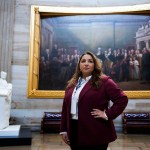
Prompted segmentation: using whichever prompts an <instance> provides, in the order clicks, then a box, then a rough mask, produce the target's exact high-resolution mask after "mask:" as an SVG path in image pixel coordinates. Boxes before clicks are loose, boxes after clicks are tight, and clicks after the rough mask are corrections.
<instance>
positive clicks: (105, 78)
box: [101, 74, 110, 81]
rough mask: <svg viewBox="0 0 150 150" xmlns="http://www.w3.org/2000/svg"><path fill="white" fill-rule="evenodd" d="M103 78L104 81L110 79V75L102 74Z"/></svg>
mask: <svg viewBox="0 0 150 150" xmlns="http://www.w3.org/2000/svg"><path fill="white" fill-rule="evenodd" d="M101 79H102V81H107V80H108V79H110V77H109V76H107V75H105V74H104V75H102V77H101Z"/></svg>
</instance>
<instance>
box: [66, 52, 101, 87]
mask: <svg viewBox="0 0 150 150" xmlns="http://www.w3.org/2000/svg"><path fill="white" fill-rule="evenodd" d="M84 55H90V56H91V57H92V59H93V62H94V70H93V72H92V79H91V85H92V87H94V88H96V89H97V88H98V87H99V86H100V83H101V77H102V74H103V73H102V69H101V63H100V60H99V59H98V58H97V57H96V56H95V55H94V54H93V53H91V52H89V51H88V52H85V53H84V54H82V55H81V57H80V59H79V62H78V64H77V66H76V71H75V73H74V75H73V76H72V78H71V79H70V80H69V81H68V84H67V87H66V88H67V89H68V88H70V87H72V86H74V85H75V84H76V83H77V82H78V79H79V77H82V72H81V71H80V61H81V59H82V57H83V56H84Z"/></svg>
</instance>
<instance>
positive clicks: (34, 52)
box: [27, 4, 150, 99]
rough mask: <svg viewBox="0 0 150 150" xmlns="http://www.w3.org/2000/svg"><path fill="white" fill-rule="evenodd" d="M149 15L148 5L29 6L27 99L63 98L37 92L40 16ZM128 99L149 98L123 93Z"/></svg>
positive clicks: (144, 93)
mask: <svg viewBox="0 0 150 150" xmlns="http://www.w3.org/2000/svg"><path fill="white" fill-rule="evenodd" d="M136 13H140V14H149V13H150V4H142V5H133V6H117V7H53V6H37V5H33V6H31V21H30V45H29V73H28V94H27V95H28V98H57V99H58V98H63V96H64V91H63V90H38V78H39V55H40V52H39V51H40V16H41V15H42V16H43V15H44V16H61V15H75V14H77V15H82V14H83V15H86V14H92V15H94V14H136ZM125 93H126V94H127V96H128V98H131V99H134V98H135V99H142V98H143V99H145V98H150V91H149V90H147V91H125Z"/></svg>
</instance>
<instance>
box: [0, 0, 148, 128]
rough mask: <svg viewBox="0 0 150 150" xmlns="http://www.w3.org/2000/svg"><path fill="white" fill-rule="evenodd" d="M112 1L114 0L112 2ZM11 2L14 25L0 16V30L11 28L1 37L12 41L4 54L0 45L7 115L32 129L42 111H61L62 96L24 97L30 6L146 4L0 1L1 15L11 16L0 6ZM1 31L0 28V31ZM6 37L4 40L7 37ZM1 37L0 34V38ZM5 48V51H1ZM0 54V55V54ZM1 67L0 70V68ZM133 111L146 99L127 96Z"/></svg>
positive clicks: (133, 0)
mask: <svg viewBox="0 0 150 150" xmlns="http://www.w3.org/2000/svg"><path fill="white" fill-rule="evenodd" d="M114 2H115V3H114ZM9 3H11V6H12V7H13V8H14V24H12V22H7V23H6V22H5V21H6V20H7V19H11V18H9V17H7V18H6V17H1V20H2V21H3V22H4V24H7V25H9V26H8V27H7V28H6V29H5V26H0V32H2V31H3V30H4V29H5V30H7V29H8V28H10V27H11V29H13V37H12V36H10V37H9V36H8V37H5V39H6V40H8V39H9V40H12V41H13V43H12V45H11V44H10V45H9V46H10V48H12V50H10V54H11V57H8V53H9V52H8V49H7V48H4V49H3V51H2V47H0V48H1V49H0V52H1V54H2V53H3V55H4V56H5V59H1V60H0V61H1V62H0V63H1V64H2V62H5V61H6V60H8V61H9V62H11V68H10V67H8V66H9V65H7V66H5V67H3V68H7V69H5V70H4V71H7V72H8V75H9V78H10V82H11V83H12V84H13V93H12V106H11V116H12V117H15V118H16V123H17V124H21V125H25V126H31V127H32V129H33V130H36V129H37V130H39V129H40V121H41V118H42V116H43V113H44V112H45V111H56V112H59V111H61V107H62V101H63V100H62V99H28V98H27V86H28V85H27V84H28V63H29V62H28V60H29V42H30V41H29V40H30V9H31V5H46V6H82V7H85V6H91V7H94V6H117V5H134V4H141V3H149V0H143V1H142V2H140V1H137V0H123V1H120V0H115V1H113V0H109V1H107V2H106V1H105V0H104V1H102V0H92V1H87V0H82V1H81V0H76V1H73V0H72V1H71V0H44V1H43V0H26V1H24V0H16V1H13V2H12V1H11V0H1V2H0V4H1V5H0V10H1V14H0V15H1V16H2V14H3V15H4V14H5V13H6V14H7V16H9V15H11V13H13V11H12V12H10V11H8V10H9V8H5V9H7V10H4V9H1V8H2V7H3V6H4V5H7V4H9ZM3 32H4V31H3ZM0 37H1V34H0ZM7 38H8V39H7ZM1 39H2V37H1ZM6 40H3V41H0V44H1V45H3V47H4V45H7V44H8V43H6V42H4V41H6ZM4 50H6V51H4ZM0 57H2V55H0ZM3 68H2V67H1V68H0V69H3ZM126 110H127V111H128V110H132V111H133V110H134V111H142V110H143V111H150V101H149V99H130V100H129V105H128V107H127V109H126ZM115 124H116V127H117V128H118V129H121V116H120V117H118V118H117V119H116V120H115Z"/></svg>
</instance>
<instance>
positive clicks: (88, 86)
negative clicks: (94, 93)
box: [79, 81, 91, 101]
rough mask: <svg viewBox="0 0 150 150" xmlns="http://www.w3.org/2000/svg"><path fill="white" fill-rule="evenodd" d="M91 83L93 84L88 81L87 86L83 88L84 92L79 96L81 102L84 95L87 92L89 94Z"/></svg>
mask: <svg viewBox="0 0 150 150" xmlns="http://www.w3.org/2000/svg"><path fill="white" fill-rule="evenodd" d="M90 83H91V82H90V81H88V82H87V83H86V84H85V86H84V87H83V89H82V91H81V93H80V95H79V101H80V100H81V99H82V97H83V96H84V94H85V93H86V92H88V90H90V89H91V84H90Z"/></svg>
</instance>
